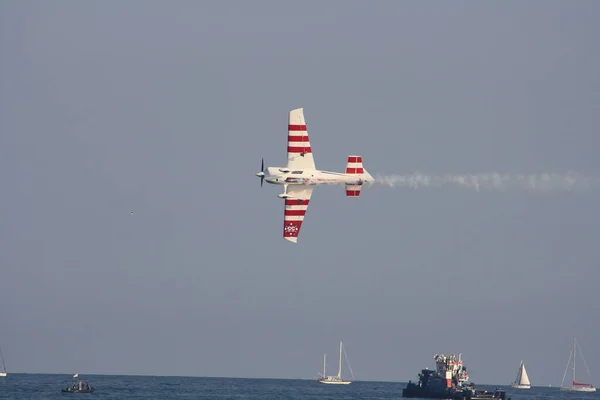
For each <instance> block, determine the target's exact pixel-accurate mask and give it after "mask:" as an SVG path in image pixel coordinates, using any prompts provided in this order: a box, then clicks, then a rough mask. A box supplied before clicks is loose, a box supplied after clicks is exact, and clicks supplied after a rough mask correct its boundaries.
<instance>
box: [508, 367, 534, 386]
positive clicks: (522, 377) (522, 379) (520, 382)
mask: <svg viewBox="0 0 600 400" xmlns="http://www.w3.org/2000/svg"><path fill="white" fill-rule="evenodd" d="M511 386H512V387H513V388H515V389H531V382H529V376H527V370H525V364H524V363H523V360H521V365H519V372H517V378H516V379H515V381H514V382H513V383H512V385H511Z"/></svg>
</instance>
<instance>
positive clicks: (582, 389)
mask: <svg viewBox="0 0 600 400" xmlns="http://www.w3.org/2000/svg"><path fill="white" fill-rule="evenodd" d="M560 390H565V391H568V392H588V393H590V392H595V391H596V388H595V387H575V386H573V387H561V388H560Z"/></svg>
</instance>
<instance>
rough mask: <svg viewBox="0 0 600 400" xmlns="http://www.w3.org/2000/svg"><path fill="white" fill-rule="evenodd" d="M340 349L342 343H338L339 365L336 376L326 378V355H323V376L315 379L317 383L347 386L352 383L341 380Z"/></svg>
mask: <svg viewBox="0 0 600 400" xmlns="http://www.w3.org/2000/svg"><path fill="white" fill-rule="evenodd" d="M342 349H343V347H342V342H341V341H340V365H339V369H338V373H337V375H336V376H327V373H326V367H327V354H323V375H322V376H321V377H320V378H318V379H317V381H318V382H321V383H327V384H330V385H349V384H350V383H352V381H348V380H344V379H342ZM346 361H347V360H346Z"/></svg>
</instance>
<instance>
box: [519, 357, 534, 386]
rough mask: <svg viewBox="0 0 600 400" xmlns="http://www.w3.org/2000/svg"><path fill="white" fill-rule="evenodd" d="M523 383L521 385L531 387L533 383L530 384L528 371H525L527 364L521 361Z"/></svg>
mask: <svg viewBox="0 0 600 400" xmlns="http://www.w3.org/2000/svg"><path fill="white" fill-rule="evenodd" d="M521 371H522V373H521V381H520V382H519V383H520V384H521V385H527V386H531V382H529V376H527V370H526V369H525V364H523V361H521Z"/></svg>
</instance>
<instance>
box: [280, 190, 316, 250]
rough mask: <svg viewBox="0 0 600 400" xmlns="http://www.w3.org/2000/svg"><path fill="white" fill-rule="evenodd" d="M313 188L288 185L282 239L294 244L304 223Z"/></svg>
mask: <svg viewBox="0 0 600 400" xmlns="http://www.w3.org/2000/svg"><path fill="white" fill-rule="evenodd" d="M313 189H314V186H304V185H290V186H288V190H287V194H289V195H290V197H289V198H287V199H285V213H284V218H283V238H284V239H285V240H289V241H290V242H293V243H296V242H297V241H298V235H299V234H300V229H301V228H302V222H304V216H305V215H306V209H307V208H308V203H309V201H310V196H311V195H312V192H313Z"/></svg>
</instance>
